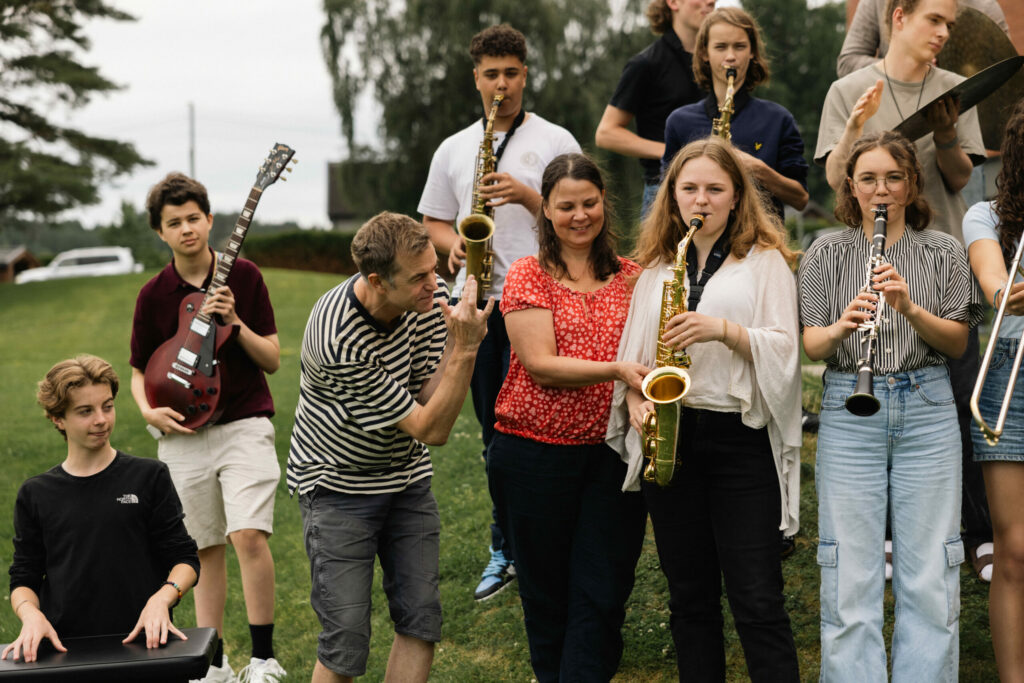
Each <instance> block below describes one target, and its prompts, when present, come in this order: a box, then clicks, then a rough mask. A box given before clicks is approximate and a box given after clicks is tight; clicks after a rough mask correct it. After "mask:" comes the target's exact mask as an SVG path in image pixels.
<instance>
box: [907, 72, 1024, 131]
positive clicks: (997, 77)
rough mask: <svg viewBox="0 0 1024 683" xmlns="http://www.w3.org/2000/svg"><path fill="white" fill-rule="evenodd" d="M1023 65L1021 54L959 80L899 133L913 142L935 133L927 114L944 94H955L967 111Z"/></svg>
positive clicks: (916, 113)
mask: <svg viewBox="0 0 1024 683" xmlns="http://www.w3.org/2000/svg"><path fill="white" fill-rule="evenodd" d="M1022 64H1024V57H1022V56H1020V55H1018V56H1016V57H1010V58H1009V59H1004V60H1003V61H1001V62H999V63H998V64H993V65H992V66H990V67H988V68H987V69H984V70H982V71H979V72H978V73H976V74H974V75H973V76H971V77H970V78H968V79H967V80H965V81H961V82H960V83H957V84H956V85H954V86H953V87H952V88H950V89H949V90H947V91H946V92H944V93H942V94H941V95H939V96H938V97H936V98H935V99H933V100H932V101H931V102H929V103H928V104H926V105H924V106H923V107H921V108H920V109H918V110H917V111H916V112H915V113H914V114H913V115H911V116H909V117H907V119H906V120H905V121H904V122H903V123H901V124H900V125H898V126H896V132H897V133H902V134H903V135H905V136H907V137H908V138H909V139H910V140H911V141H916V140H917V139H918V138H921V137H924V136H925V135H927V134H928V133H930V132H931V128H930V127H929V126H928V121H927V120H926V119H925V116H924V113H925V111H927V110H928V107H930V106H932V105H933V104H935V103H936V102H938V101H939V100H941V99H942V98H943V97H948V96H950V95H952V96H953V97H954V98H955V99H956V100H957V101H958V102H959V111H960V112H961V113H963V112H965V111H967V110H968V109H970V108H971V107H973V106H975V105H976V104H978V103H979V102H981V101H982V100H984V99H985V98H986V97H988V96H989V95H991V94H992V93H993V92H995V91H996V90H997V89H998V88H999V87H1000V86H1003V85H1005V84H1006V83H1007V81H1009V80H1010V78H1011V77H1012V76H1013V75H1014V74H1016V73H1017V71H1018V70H1019V69H1020V67H1021V65H1022ZM1017 95H1018V97H1019V96H1020V93H1019V92H1018V93H1017ZM1013 101H1014V102H1015V101H1016V98H1014V100H1013ZM999 125H1000V127H1002V126H1005V125H1006V117H1005V116H1004V117H1003V119H1002V122H1001V123H1000V124H999ZM1000 139H1001V137H1000ZM987 146H988V145H987V144H986V147H987ZM998 147H999V146H998V145H996V148H997V149H998Z"/></svg>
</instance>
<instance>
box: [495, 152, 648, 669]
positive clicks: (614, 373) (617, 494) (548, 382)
mask: <svg viewBox="0 0 1024 683" xmlns="http://www.w3.org/2000/svg"><path fill="white" fill-rule="evenodd" d="M541 197H542V199H543V203H542V206H541V211H540V212H539V213H538V217H537V232H538V235H537V237H538V242H539V250H538V253H537V255H536V256H528V257H526V258H522V259H519V260H518V261H516V262H515V263H513V264H512V266H511V268H510V269H509V271H508V275H507V276H506V280H505V288H504V290H503V292H502V299H501V311H502V313H503V314H504V316H505V325H506V327H507V329H508V335H509V339H510V340H511V342H512V359H511V364H510V366H509V371H508V376H507V377H506V379H505V383H504V385H502V388H501V392H500V393H499V394H498V400H497V405H496V407H495V413H496V415H497V424H496V425H495V429H496V430H497V432H498V433H497V434H496V435H495V439H494V441H493V442H492V443H491V447H490V451H489V453H488V468H489V470H490V471H489V473H488V479H489V481H490V488H491V497H492V498H493V500H494V503H495V505H496V507H497V511H498V524H499V525H500V526H501V528H502V529H503V530H504V531H505V533H506V535H507V536H508V538H509V542H510V546H511V549H512V555H513V557H514V559H515V563H516V564H515V566H516V574H517V577H518V579H519V595H520V596H521V598H522V603H523V614H524V616H525V620H526V632H527V636H528V638H529V642H530V659H531V662H532V664H533V669H534V672H535V674H536V676H537V680H538V681H539V682H540V683H543V682H544V681H557V680H569V679H572V680H587V681H590V680H593V681H607V680H609V679H610V678H611V677H612V676H613V675H614V674H615V671H616V669H617V668H618V665H619V659H620V657H621V655H622V636H621V633H620V631H621V627H622V622H623V619H624V617H625V610H624V604H625V602H626V598H628V597H629V593H630V591H631V590H632V587H633V571H634V568H635V566H636V561H637V558H638V557H639V553H640V546H641V544H642V542H643V534H644V524H645V520H646V509H645V507H644V504H643V500H642V499H641V497H640V496H639V495H637V494H636V493H623V492H622V491H621V490H620V488H621V485H622V480H623V478H624V476H625V472H626V469H625V464H624V463H623V462H622V460H620V459H619V456H618V454H617V453H615V451H613V450H612V449H611V448H609V447H608V446H606V445H605V444H604V436H605V430H606V428H607V424H608V413H609V410H610V406H611V397H612V382H613V380H621V381H623V382H625V383H626V384H628V385H629V386H632V387H635V388H639V386H640V381H641V380H642V379H643V377H644V375H645V374H647V372H648V368H646V367H644V366H643V365H641V364H640V363H634V362H628V361H616V360H615V354H616V351H617V349H618V346H619V337H620V336H621V334H622V328H623V325H624V324H625V321H626V314H627V312H628V310H629V301H630V296H631V293H632V289H633V281H634V280H635V278H636V275H637V274H638V273H639V272H640V271H641V268H640V267H639V266H637V264H635V263H633V262H632V261H629V260H628V259H624V258H620V257H619V256H617V255H616V254H615V249H614V245H615V236H614V233H613V232H612V230H611V226H610V225H609V223H608V216H607V214H608V208H607V202H606V198H605V189H604V180H603V179H602V178H601V173H600V171H599V170H598V168H597V166H596V165H595V164H594V162H593V161H591V160H590V159H589V158H588V157H586V156H584V155H582V154H564V155H562V156H559V157H556V158H555V159H554V160H552V162H551V163H550V164H548V167H547V168H546V169H545V171H544V177H543V180H542V183H541ZM498 229H499V230H500V229H501V228H500V226H499V228H498Z"/></svg>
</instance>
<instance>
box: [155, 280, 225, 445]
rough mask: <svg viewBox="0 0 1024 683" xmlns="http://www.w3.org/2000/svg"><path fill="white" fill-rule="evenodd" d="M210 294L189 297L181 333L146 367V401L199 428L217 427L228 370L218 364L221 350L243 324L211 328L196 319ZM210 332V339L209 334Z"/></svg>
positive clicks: (180, 316) (184, 304)
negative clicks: (206, 296)
mask: <svg viewBox="0 0 1024 683" xmlns="http://www.w3.org/2000/svg"><path fill="white" fill-rule="evenodd" d="M204 296H205V295H204V294H203V293H202V292H195V293H193V294H189V295H188V296H186V297H185V298H184V299H183V300H182V302H181V307H180V308H179V309H178V331H177V332H176V333H175V335H174V336H173V337H171V338H170V339H168V340H167V341H165V342H164V343H163V344H161V345H160V347H159V348H158V349H157V350H156V351H154V352H153V355H152V356H151V357H150V359H149V363H148V364H147V365H146V383H145V387H146V400H147V401H149V405H151V406H167V407H168V408H172V409H174V410H176V411H177V412H179V413H181V414H182V415H184V416H185V419H184V421H182V422H181V423H180V424H181V425H182V426H183V427H188V428H189V429H197V428H199V427H202V426H203V425H206V424H214V423H216V422H217V420H218V418H220V416H221V413H223V412H224V408H222V407H219V404H220V396H221V382H222V381H223V375H224V373H223V370H222V368H221V366H220V363H219V362H218V361H217V356H218V354H219V353H220V350H221V347H223V346H224V345H225V344H227V343H228V342H229V341H231V340H233V339H234V338H235V337H236V336H237V335H238V326H237V325H231V326H228V325H218V324H217V323H216V321H215V320H210V322H209V324H207V323H204V322H203V321H202V320H200V319H198V318H197V317H196V314H197V313H198V312H199V310H200V306H201V305H202V302H203V298H204ZM204 332H205V334H204Z"/></svg>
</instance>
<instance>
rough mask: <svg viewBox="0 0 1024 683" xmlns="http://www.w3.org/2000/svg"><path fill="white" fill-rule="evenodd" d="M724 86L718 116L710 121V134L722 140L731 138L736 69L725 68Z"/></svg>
mask: <svg viewBox="0 0 1024 683" xmlns="http://www.w3.org/2000/svg"><path fill="white" fill-rule="evenodd" d="M725 78H726V88H725V101H723V102H722V106H721V107H719V108H718V118H717V119H714V120H713V121H712V122H711V134H712V135H714V136H716V137H720V138H722V139H723V140H732V124H731V121H732V108H733V106H732V101H733V97H734V90H735V85H736V69H733V68H732V67H729V68H728V69H726V70H725Z"/></svg>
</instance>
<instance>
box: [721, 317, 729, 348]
mask: <svg viewBox="0 0 1024 683" xmlns="http://www.w3.org/2000/svg"><path fill="white" fill-rule="evenodd" d="M722 343H723V344H725V345H726V347H728V346H729V321H728V320H726V319H725V318H722Z"/></svg>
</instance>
